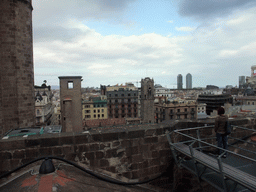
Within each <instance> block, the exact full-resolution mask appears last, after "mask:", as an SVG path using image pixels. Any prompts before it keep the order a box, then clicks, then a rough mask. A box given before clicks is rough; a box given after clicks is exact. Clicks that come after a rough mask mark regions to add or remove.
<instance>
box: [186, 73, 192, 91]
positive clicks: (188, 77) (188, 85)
mask: <svg viewBox="0 0 256 192" xmlns="http://www.w3.org/2000/svg"><path fill="white" fill-rule="evenodd" d="M186 89H192V75H191V74H190V73H188V74H187V75H186Z"/></svg>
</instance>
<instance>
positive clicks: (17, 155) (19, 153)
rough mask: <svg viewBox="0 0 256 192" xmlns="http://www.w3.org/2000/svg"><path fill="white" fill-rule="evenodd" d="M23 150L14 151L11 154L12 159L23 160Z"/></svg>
mask: <svg viewBox="0 0 256 192" xmlns="http://www.w3.org/2000/svg"><path fill="white" fill-rule="evenodd" d="M24 158H25V150H16V151H14V152H13V159H24Z"/></svg>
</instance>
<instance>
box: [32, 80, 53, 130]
mask: <svg viewBox="0 0 256 192" xmlns="http://www.w3.org/2000/svg"><path fill="white" fill-rule="evenodd" d="M34 87H35V114H36V125H37V126H42V125H55V123H56V122H55V121H56V118H55V115H54V106H53V105H52V96H53V95H52V91H51V86H46V84H42V86H34Z"/></svg>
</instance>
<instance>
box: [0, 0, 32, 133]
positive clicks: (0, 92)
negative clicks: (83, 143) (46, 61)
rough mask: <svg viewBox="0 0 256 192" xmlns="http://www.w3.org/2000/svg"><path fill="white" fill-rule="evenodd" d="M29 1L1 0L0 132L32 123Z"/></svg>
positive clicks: (30, 13) (30, 10) (30, 9)
mask: <svg viewBox="0 0 256 192" xmlns="http://www.w3.org/2000/svg"><path fill="white" fill-rule="evenodd" d="M32 9H33V8H32V4H31V0H23V1H10V0H1V1H0V18H1V27H0V33H1V38H0V43H1V46H0V52H1V58H0V66H1V70H0V135H2V134H3V133H5V132H7V131H8V130H10V129H14V128H24V127H31V126H33V125H34V124H35V100H34V68H33V43H32V42H33V41H32Z"/></svg>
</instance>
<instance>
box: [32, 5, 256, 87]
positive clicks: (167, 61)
mask: <svg viewBox="0 0 256 192" xmlns="http://www.w3.org/2000/svg"><path fill="white" fill-rule="evenodd" d="M37 3H40V2H37ZM95 9H98V8H97V7H96V8H95ZM58 11H59V10H58ZM58 11H57V12H58ZM118 14H119V13H118ZM120 14H121V13H120ZM46 15H47V13H46ZM95 17H96V16H95ZM37 19H38V17H37ZM255 19H256V9H255V8H251V9H248V10H247V11H246V12H245V11H243V10H241V11H236V12H235V13H233V14H232V15H230V16H229V17H227V18H223V19H219V20H215V21H211V22H208V23H201V25H199V26H198V27H197V28H193V27H176V28H175V29H176V30H177V31H187V32H192V33H189V34H185V35H182V36H181V35H177V33H175V34H176V36H174V35H168V36H163V35H160V34H157V33H145V34H142V35H129V36H120V35H115V34H113V35H107V36H105V35H102V34H101V33H99V32H97V31H95V30H94V29H92V28H89V27H88V26H87V25H86V23H83V22H81V21H80V20H79V19H66V20H65V21H64V20H63V22H60V23H58V24H57V25H56V27H54V25H53V26H52V28H50V27H49V26H45V28H44V27H42V28H39V27H38V26H37V29H38V30H39V32H41V34H39V35H38V36H37V37H36V38H35V39H34V65H35V75H36V76H35V78H36V81H39V82H40V83H41V82H42V80H44V79H45V76H47V75H46V74H56V77H54V78H52V79H51V78H50V77H49V79H50V80H51V81H52V82H50V80H49V81H48V83H49V84H52V85H54V84H55V85H56V84H58V78H57V76H62V75H63V76H66V75H82V76H83V79H84V81H83V83H85V84H86V85H87V86H99V84H116V83H125V82H128V81H130V80H131V79H137V80H138V79H141V78H143V77H145V76H149V77H154V79H155V80H156V82H159V83H160V84H161V82H164V83H165V84H166V82H169V84H175V83H176V79H177V78H176V77H177V75H178V74H180V73H181V74H183V76H185V75H186V74H187V73H188V72H189V73H191V74H192V76H193V78H194V79H195V81H196V82H197V85H196V84H194V86H205V85H207V84H213V82H214V83H215V84H216V85H218V86H223V85H224V84H233V82H236V81H237V79H238V76H240V75H247V73H248V74H250V66H251V65H254V64H255V60H256V58H255V55H256V26H255V24H254V23H255ZM54 22H55V20H54ZM175 22H176V21H175ZM55 24H56V23H55ZM42 25H43V24H42ZM43 28H44V29H47V30H46V31H43V30H42V29H43ZM54 30H55V31H54ZM182 34H183V33H182ZM39 36H40V38H39ZM49 71H50V72H49ZM47 80H48V79H47Z"/></svg>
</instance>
